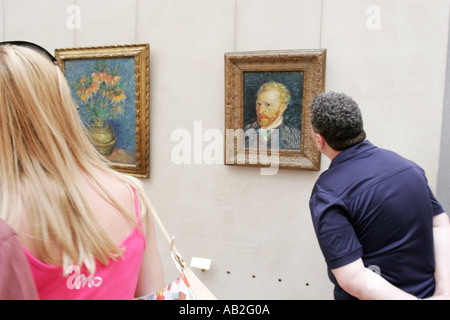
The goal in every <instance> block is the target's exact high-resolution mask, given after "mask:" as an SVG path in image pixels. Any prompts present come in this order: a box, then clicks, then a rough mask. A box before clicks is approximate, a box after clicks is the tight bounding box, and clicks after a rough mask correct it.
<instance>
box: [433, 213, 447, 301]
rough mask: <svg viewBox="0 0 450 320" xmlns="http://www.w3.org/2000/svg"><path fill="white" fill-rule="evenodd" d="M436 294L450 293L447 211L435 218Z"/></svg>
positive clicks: (445, 294)
mask: <svg viewBox="0 0 450 320" xmlns="http://www.w3.org/2000/svg"><path fill="white" fill-rule="evenodd" d="M433 237H434V259H435V271H434V277H435V282H436V290H435V294H434V295H435V296H436V295H444V296H449V295H450V220H449V218H448V215H447V214H446V213H441V214H438V215H436V216H435V217H434V218H433Z"/></svg>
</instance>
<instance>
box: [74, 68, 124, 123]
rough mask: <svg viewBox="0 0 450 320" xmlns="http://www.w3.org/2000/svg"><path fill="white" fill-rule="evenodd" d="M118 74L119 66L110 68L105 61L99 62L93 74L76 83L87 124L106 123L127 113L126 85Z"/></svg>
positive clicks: (75, 86) (81, 109) (81, 108)
mask: <svg viewBox="0 0 450 320" xmlns="http://www.w3.org/2000/svg"><path fill="white" fill-rule="evenodd" d="M118 72H119V70H118V66H114V67H110V66H108V64H107V63H106V62H105V61H104V60H98V61H97V62H96V63H95V65H94V68H93V72H92V71H91V72H89V73H88V74H86V75H84V76H81V77H80V78H78V80H77V81H75V82H74V89H75V92H76V94H77V96H78V97H79V98H80V100H81V102H82V103H81V104H80V106H79V108H80V109H79V110H80V112H81V114H82V116H83V117H84V119H85V120H86V121H87V122H91V121H103V122H104V121H106V120H109V119H113V118H117V116H119V115H123V114H124V113H125V103H124V100H125V99H126V95H125V87H126V83H125V82H124V81H122V80H123V79H122V77H121V76H119V75H118Z"/></svg>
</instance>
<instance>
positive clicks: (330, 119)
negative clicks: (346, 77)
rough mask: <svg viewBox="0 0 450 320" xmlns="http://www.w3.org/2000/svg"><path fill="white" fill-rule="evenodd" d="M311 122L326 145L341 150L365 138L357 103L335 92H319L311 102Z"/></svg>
mask: <svg viewBox="0 0 450 320" xmlns="http://www.w3.org/2000/svg"><path fill="white" fill-rule="evenodd" d="M311 124H312V126H313V129H314V131H315V132H316V133H320V134H321V135H322V137H323V138H324V139H325V141H326V142H327V143H328V145H329V146H330V147H331V148H332V149H334V150H336V151H341V150H344V149H347V148H349V147H351V146H354V145H355V144H357V143H359V142H361V141H364V139H366V133H365V132H364V129H363V120H362V116H361V111H360V110H359V107H358V105H357V104H356V102H355V101H353V99H352V98H350V97H349V96H347V95H345V94H343V93H337V92H325V93H321V94H319V95H318V96H316V97H315V98H314V99H313V102H312V104H311Z"/></svg>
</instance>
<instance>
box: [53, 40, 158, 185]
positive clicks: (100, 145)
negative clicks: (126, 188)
mask: <svg viewBox="0 0 450 320" xmlns="http://www.w3.org/2000/svg"><path fill="white" fill-rule="evenodd" d="M145 48H148V47H147V46H144V47H143V49H145ZM130 49H133V50H130ZM136 49H138V48H136V46H115V47H101V48H100V47H96V48H80V49H58V50H56V57H57V59H58V60H59V61H60V65H61V67H62V68H63V72H64V75H65V76H66V79H67V81H68V84H69V87H70V89H71V91H72V97H73V99H74V101H75V103H76V105H77V106H78V114H79V116H80V118H81V120H82V122H83V124H84V125H85V127H86V133H87V135H88V137H89V140H90V141H91V143H92V144H93V145H94V147H95V148H96V149H97V151H98V152H99V153H100V154H101V155H103V156H104V157H105V158H106V159H108V160H109V161H110V162H111V165H112V167H114V168H115V169H116V170H118V171H122V172H125V173H129V174H132V175H135V176H138V177H141V178H147V177H148V173H149V170H148V162H149V157H148V153H149V152H148V131H149V128H148V114H149V112H148V87H149V85H148V65H146V64H147V63H148V59H146V57H145V55H144V53H145V50H144V53H143V51H142V50H136ZM138 55H139V56H138ZM142 55H144V56H142ZM142 64H144V65H142Z"/></svg>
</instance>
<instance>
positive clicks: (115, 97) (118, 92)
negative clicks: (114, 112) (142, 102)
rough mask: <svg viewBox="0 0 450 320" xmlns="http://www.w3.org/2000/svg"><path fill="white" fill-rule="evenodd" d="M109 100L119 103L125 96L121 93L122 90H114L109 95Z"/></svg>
mask: <svg viewBox="0 0 450 320" xmlns="http://www.w3.org/2000/svg"><path fill="white" fill-rule="evenodd" d="M110 97H111V99H112V100H113V101H114V102H116V103H119V102H121V101H122V100H123V99H125V98H126V96H125V92H123V90H117V89H116V90H114V91H113V92H112V93H111V95H110Z"/></svg>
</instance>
